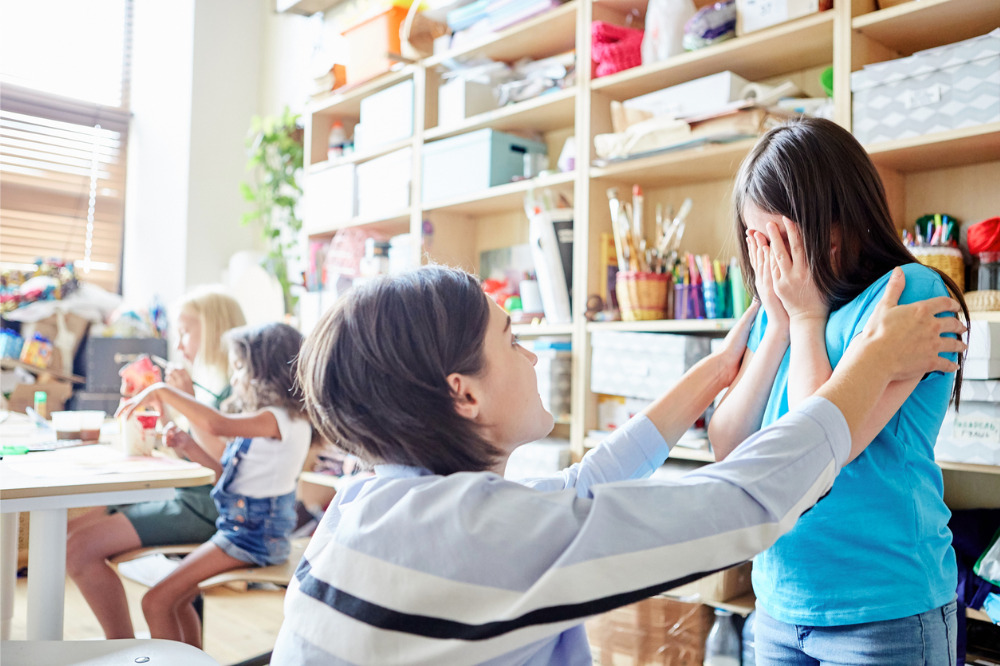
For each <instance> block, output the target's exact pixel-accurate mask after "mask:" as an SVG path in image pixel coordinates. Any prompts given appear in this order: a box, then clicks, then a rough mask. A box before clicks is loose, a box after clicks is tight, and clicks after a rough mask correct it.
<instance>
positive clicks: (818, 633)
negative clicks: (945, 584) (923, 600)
mask: <svg viewBox="0 0 1000 666" xmlns="http://www.w3.org/2000/svg"><path fill="white" fill-rule="evenodd" d="M955 613H956V603H955V602H954V601H952V602H951V603H950V604H945V605H944V606H942V607H940V608H935V609H934V610H929V611H927V612H926V613H920V614H919V615H911V616H910V617H904V618H900V619H898V620H885V621H883V622H866V623H864V624H847V625H841V626H839V627H812V626H807V625H800V624H785V623H784V622H779V621H778V620H775V619H774V618H773V617H771V616H770V615H768V614H767V613H765V612H764V611H763V610H761V608H760V606H758V607H757V614H756V615H755V617H756V621H755V622H754V650H755V653H756V665H757V666H779V665H780V666H820V665H823V666H834V665H836V666H921V665H923V666H954V664H955V649H956V648H955V638H956V636H955V633H956V631H957V626H956V622H957V620H956V617H955Z"/></svg>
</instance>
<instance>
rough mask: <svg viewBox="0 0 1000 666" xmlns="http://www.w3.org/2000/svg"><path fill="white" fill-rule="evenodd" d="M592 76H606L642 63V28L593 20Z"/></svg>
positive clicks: (591, 38) (591, 30)
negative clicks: (593, 66) (593, 65)
mask: <svg viewBox="0 0 1000 666" xmlns="http://www.w3.org/2000/svg"><path fill="white" fill-rule="evenodd" d="M590 40H591V58H593V60H594V64H595V68H594V76H595V77H600V76H608V75H609V74H614V73H615V72H620V71H622V70H623V69H629V68H631V67H638V66H639V65H641V64H642V30H636V29H635V28H624V27H622V26H620V25H615V24H613V23H605V22H604V21H594V22H593V24H591V28H590Z"/></svg>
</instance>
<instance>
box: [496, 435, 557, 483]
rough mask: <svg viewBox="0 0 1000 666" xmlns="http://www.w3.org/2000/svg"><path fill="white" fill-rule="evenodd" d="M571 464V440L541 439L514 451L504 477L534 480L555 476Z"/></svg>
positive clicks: (508, 461)
mask: <svg viewBox="0 0 1000 666" xmlns="http://www.w3.org/2000/svg"><path fill="white" fill-rule="evenodd" d="M569 464H570V450H569V440H567V439H557V438H547V439H540V440H538V441H537V442H531V443H529V444H522V445H521V446H519V447H517V448H516V449H514V452H513V453H512V454H510V458H508V460H507V468H506V469H505V470H504V474H503V475H504V478H505V479H532V478H538V477H540V476H550V475H552V474H555V473H556V472H558V471H559V470H561V469H563V468H565V467H569Z"/></svg>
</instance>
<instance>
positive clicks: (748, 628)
mask: <svg viewBox="0 0 1000 666" xmlns="http://www.w3.org/2000/svg"><path fill="white" fill-rule="evenodd" d="M756 617H757V611H751V612H750V614H749V615H747V619H746V622H744V623H743V666H754V665H755V664H756V663H757V662H756V657H755V656H754V651H753V623H754V620H755V619H756Z"/></svg>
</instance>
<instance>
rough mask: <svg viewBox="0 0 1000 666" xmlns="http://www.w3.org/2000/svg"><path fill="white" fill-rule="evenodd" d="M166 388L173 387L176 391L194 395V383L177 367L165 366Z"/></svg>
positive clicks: (185, 371) (188, 375)
mask: <svg viewBox="0 0 1000 666" xmlns="http://www.w3.org/2000/svg"><path fill="white" fill-rule="evenodd" d="M166 380H167V386H173V387H174V388H175V389H177V390H178V391H183V392H184V393H187V394H188V395H194V382H193V381H192V380H191V375H190V374H189V373H188V371H187V370H185V369H184V368H182V367H180V366H179V365H173V364H170V365H169V366H167V378H166Z"/></svg>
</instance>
